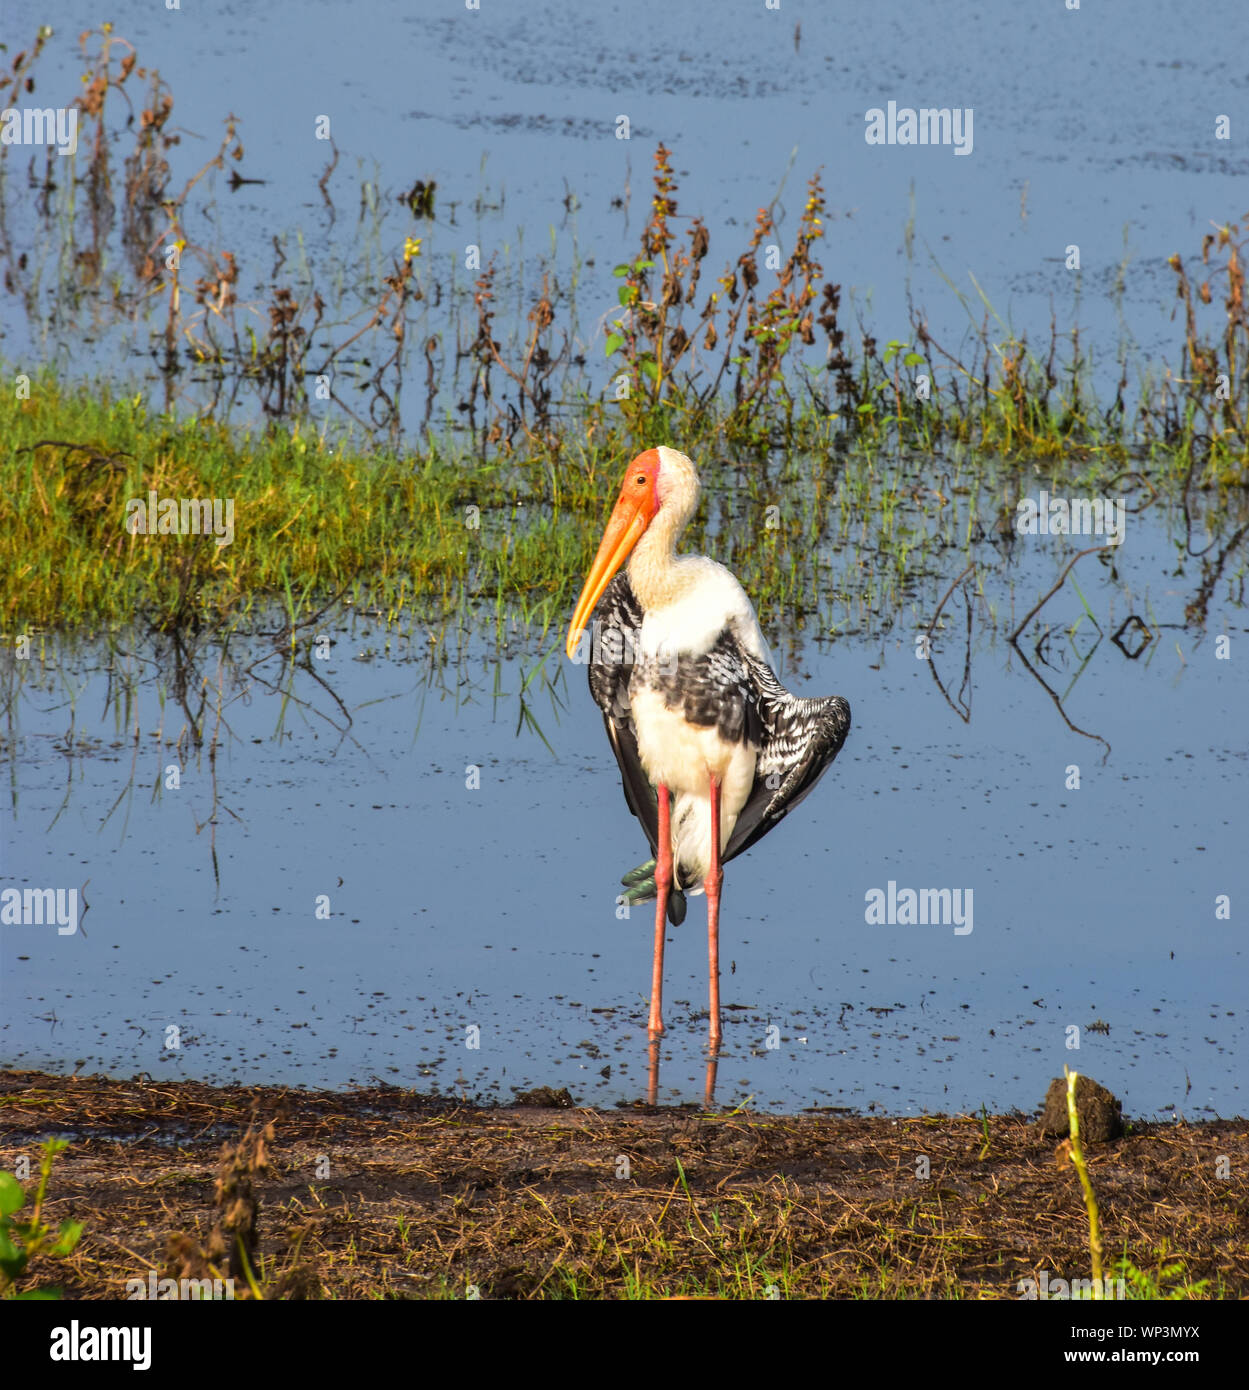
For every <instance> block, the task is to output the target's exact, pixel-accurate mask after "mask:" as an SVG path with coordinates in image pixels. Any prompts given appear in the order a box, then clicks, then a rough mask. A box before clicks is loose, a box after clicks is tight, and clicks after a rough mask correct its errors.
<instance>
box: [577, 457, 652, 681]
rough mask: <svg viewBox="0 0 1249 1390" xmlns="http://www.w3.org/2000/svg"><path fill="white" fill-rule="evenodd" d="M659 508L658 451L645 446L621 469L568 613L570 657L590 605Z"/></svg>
mask: <svg viewBox="0 0 1249 1390" xmlns="http://www.w3.org/2000/svg"><path fill="white" fill-rule="evenodd" d="M658 511H659V453H658V450H655V449H647V451H646V452H645V453H644V454H639V455H638V456H637V458H635V459H634V460H633V462H632V463H631V464H630V465H629V467H628V468H627V469H626V470H625V476H624V482H623V483H622V484H621V487H620V496H619V497H618V498H617V499H616V505H615V507H613V508H612V514H611V517H610V518H609V520H608V522H607V530H606V531H604V532H603V539H602V541H601V542H600V543H599V548H598V554H597V555H595V557H594V563H593V564H592V565H591V566H590V573H589V574H588V575H587V576H586V581H585V585H584V587H583V588H582V590H581V596H580V597H579V598H578V599H577V607H576V610H575V611H574V612H573V615H572V625H571V626H570V627H569V629H568V641H567V643H566V644H565V649H566V651H567V652H568V655H569V656H570V657H571V656H572V655H573V652H574V651H575V650H576V647H577V638H578V637H579V636H580V635H581V629H582V628H583V627H585V625H586V622H587V620H588V619H589V616H590V614H591V613H593V612H594V605H595V604H596V603H597V602H598V601H599V599H600V598H601V597H602V595H603V590H604V589H605V588H607V586H608V584H610V583H611V580H612V576H613V575H614V574H615V573H616V571H617V570H618V569H619V568H620V566H621V565H623V564H624V562H625V561H626V560H627V559H628V558H629V556H630V554H632V552H633V547H634V546H635V545H637V543H638V541H640V540H641V539H642V537H643V536H644V535H645V534H646V528H647V527H648V526H649V525H650V524H651V522H652V521H654V519H655V514H656V512H658Z"/></svg>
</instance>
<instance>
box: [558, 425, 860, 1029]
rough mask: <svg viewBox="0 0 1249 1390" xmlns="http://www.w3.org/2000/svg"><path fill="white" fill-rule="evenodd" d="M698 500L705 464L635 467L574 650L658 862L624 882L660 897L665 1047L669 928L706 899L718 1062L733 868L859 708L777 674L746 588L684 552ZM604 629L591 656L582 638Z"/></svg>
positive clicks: (655, 1012) (669, 454)
mask: <svg viewBox="0 0 1249 1390" xmlns="http://www.w3.org/2000/svg"><path fill="white" fill-rule="evenodd" d="M698 494H699V481H698V473H697V472H696V470H695V468H694V465H693V464H692V463H691V462H690V460H689V459H688V458H686V457H685V455H684V454H680V453H678V452H677V451H676V450H675V449H668V448H657V449H648V450H646V452H645V453H642V454H639V455H638V456H637V458H635V459H634V460H633V462H632V463H631V464H630V465H629V467H628V469H627V470H626V472H625V478H624V483H623V485H622V487H621V489H620V497H619V499H618V500H617V502H616V506H615V510H614V511H613V512H612V514H611V518H610V520H609V521H608V523H607V530H606V531H605V532H604V535H603V539H602V543H601V544H600V545H599V548H598V554H597V555H596V556H595V557H594V563H593V565H591V567H590V573H589V576H588V577H587V579H586V581H585V587H584V588H583V589H582V590H581V596H580V597H579V598H578V600H577V608H576V611H575V612H574V613H573V618H572V624H571V626H570V627H569V629H568V641H567V652H568V655H569V657H570V658H571V659H573V660H586V661H587V662H588V666H589V677H590V693H591V694H592V695H593V697H594V700H595V702H596V703H597V705H598V706H599V708H600V709H601V710H602V712H603V722H604V724H605V725H606V727H607V736H608V738H609V739H610V740H611V745H612V749H613V751H614V752H615V754H616V761H617V763H618V764H619V765H620V774H621V778H622V780H623V782H624V794H625V800H626V801H627V802H628V804H629V809H630V810H631V811H632V812H633V814H634V815H635V816H636V817H637V818H638V820H639V821H640V822H641V825H642V829H643V830H644V831H645V832H646V838H647V839H648V840H649V841H650V846H651V852H652V854H653V855H654V856H655V858H654V861H653V862H652V863H650V864H644V865H642V866H641V867H640V868H638V869H635V870H633V872H632V873H630V874H626V875H625V877H624V879H622V880H621V881H622V882H623V883H624V884H625V886H626V888H627V889H628V892H627V894H626V897H627V898H628V900H629V901H630V902H634V903H640V902H648V901H650V899H651V898H654V899H656V903H655V950H654V962H653V972H652V979H651V1000H650V1019H649V1033H650V1037H651V1040H652V1042H654V1040H655V1039H657V1038H658V1036H659V1035H660V1034H661V1033H662V1032H663V1028H664V1025H663V1013H662V995H663V962H664V932H665V918H667V919H668V920H670V921H671V922H672V923H673V924H674V925H679V924H680V922H681V921H682V920H683V918H684V916H685V897H684V894H685V893H686V892H693V893H697V892H700V891H703V892H706V894H707V952H708V970H709V975H710V987H709V993H710V1017H711V1023H710V1037H709V1042H710V1049H711V1054H712V1056H713V1057H714V1056H715V1055H716V1054H717V1053H718V1051H719V1048H720V1041H721V1036H722V1030H721V1025H720V964H719V955H720V886H721V884H722V882H723V880H724V873H723V865H724V864H726V863H727V862H728V861H729V860H730V859H735V858H736V857H737V856H738V855H739V854H741V853H742V852H743V851H744V850H747V849H749V848H750V847H751V845H753V844H754V843H755V842H756V841H757V840H760V839H762V838H763V836H764V835H766V834H767V833H768V831H769V830H771V829H772V827H773V826H774V825H776V824H777V823H778V822H779V821H781V820H783V819H784V818H785V816H786V815H788V813H789V812H790V811H791V810H792V809H793V808H794V807H795V806H796V805H797V804H798V803H799V802H800V801H801V800H802V799H803V797H804V796H806V795H807V793H808V792H809V791H810V790H811V788H812V787H814V786H815V784H816V782H817V781H818V780H819V778H820V776H821V774H822V773H823V772H824V771H825V769H826V768H827V767H828V765H829V764H830V763H831V762H832V761H833V759H834V758H835V757H836V756H837V753H838V752H839V750H840V749H841V746H842V744H843V743H844V742H845V740H846V735H847V733H848V732H849V730H850V706H849V705H848V704H847V703H846V702H845V700H843V699H842V698H841V697H840V696H838V695H831V696H828V697H827V698H824V699H814V700H803V699H798V698H797V697H796V696H794V695H791V694H790V693H789V691H788V690H786V689H785V688H784V686H782V685H781V683H780V681H778V680H777V678H776V676H775V675H774V674H773V671H772V664H771V657H770V655H769V653H768V647H767V643H766V642H765V641H764V639H763V633H762V632H761V631H760V630H759V622H758V619H757V618H756V617H755V611H754V608H753V607H752V606H751V602H750V599H749V598H747V596H746V593H745V590H744V589H743V588H742V586H741V585H740V584H739V583H738V582H737V580H736V579H735V578H734V577H733V575H732V574H730V573H729V571H728V570H727V569H725V568H724V566H723V565H719V564H717V563H716V562H715V561H714V560H709V559H707V558H706V557H705V556H702V555H697V556H695V555H682V556H678V555H677V554H676V545H677V541H678V539H679V538H680V535H681V533H682V531H683V530H684V529H685V526H686V523H687V522H688V521H689V519H690V518H691V517H692V516H693V515H694V511H695V509H696V508H697V506H698ZM626 560H627V561H628V567H627V569H626V570H625V571H624V572H623V573H619V574H618V573H617V571H618V570H620V568H621V566H622V565H623V564H624V563H625V561H626ZM591 615H593V623H592V630H591V632H590V634H589V641H588V647H587V646H586V645H584V644H583V642H582V638H581V634H582V631H583V629H584V628H585V627H586V624H587V620H589V619H590V618H591Z"/></svg>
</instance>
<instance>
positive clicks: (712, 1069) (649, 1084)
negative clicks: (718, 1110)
mask: <svg viewBox="0 0 1249 1390" xmlns="http://www.w3.org/2000/svg"><path fill="white" fill-rule="evenodd" d="M661 1046H662V1044H661V1043H660V1040H659V1039H658V1038H652V1039H651V1040H650V1042H649V1043H648V1044H647V1046H646V1053H647V1062H646V1103H647V1105H658V1104H659V1049H660V1047H661ZM719 1066H720V1059H719V1057H718V1056H717V1054H716V1053H714V1052H713V1053H711V1055H710V1056H709V1057H708V1058H707V1072H706V1076H705V1078H704V1081H703V1105H704V1106H705V1107H706V1109H708V1110H713V1109H714V1108H715V1103H716V1074H717V1072H718V1070H719Z"/></svg>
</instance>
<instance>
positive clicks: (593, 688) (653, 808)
mask: <svg viewBox="0 0 1249 1390" xmlns="http://www.w3.org/2000/svg"><path fill="white" fill-rule="evenodd" d="M641 628H642V608H641V605H640V604H639V603H638V601H637V599H636V598H634V596H633V589H632V588H631V587H630V585H629V579H628V576H627V575H626V574H624V573H621V574H618V575H616V577H615V578H614V579H613V580H612V581H611V583H610V584H609V585H608V586H607V588H606V589H605V590H604V591H603V597H602V598H601V599H599V601H598V603H597V605H596V606H595V609H594V615H593V617H592V619H591V622H590V641H591V645H590V665H589V677H590V694H591V695H592V696H593V697H594V703H595V704H596V705H598V707H599V709H600V710H602V712H603V724H604V726H605V727H606V729H607V737H608V739H609V740H610V741H611V746H612V752H613V753H615V755H616V762H617V764H618V765H619V767H620V780H621V782H622V784H623V786H624V795H625V802H626V803H627V805H628V807H629V810H630V811H632V812H633V814H634V815H635V816H636V817H637V819H638V822H639V823H640V824H641V827H642V829H643V830H644V831H645V832H646V838H647V840H648V841H649V842H650V847H651V853H652V854H654V853H656V850H657V847H658V845H659V804H658V801H657V800H656V796H655V788H654V787H652V786H651V784H650V779H649V778H648V777H647V775H646V773H645V772H644V771H643V770H642V759H641V757H640V755H639V754H638V740H637V730H636V728H635V727H634V723H633V707H632V705H631V704H630V703H629V676H630V674H631V670H632V668H631V667H630V665H629V663H628V662H627V661H626V660H625V659H624V658H625V655H626V654H627V653H629V652H630V651H631V650H632V649H633V648H634V646H635V645H636V640H637V635H638V633H640V631H641ZM613 632H615V633H618V634H620V635H619V637H612V636H610V634H611V633H613ZM605 634H608V635H607V636H605Z"/></svg>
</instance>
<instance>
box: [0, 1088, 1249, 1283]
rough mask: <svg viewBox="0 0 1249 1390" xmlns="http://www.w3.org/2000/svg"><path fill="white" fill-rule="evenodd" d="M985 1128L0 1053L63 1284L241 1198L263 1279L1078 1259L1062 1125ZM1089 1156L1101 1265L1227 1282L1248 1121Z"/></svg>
mask: <svg viewBox="0 0 1249 1390" xmlns="http://www.w3.org/2000/svg"><path fill="white" fill-rule="evenodd" d="M545 1098H546V1099H551V1098H552V1097H551V1096H548V1097H545ZM249 1125H251V1126H252V1133H253V1138H259V1137H260V1136H263V1135H264V1133H265V1128H266V1127H267V1126H271V1129H270V1130H268V1134H267V1137H263V1138H260V1142H259V1143H258V1144H253V1145H252V1146H251V1147H250V1148H248V1149H246V1151H245V1152H243V1153H241V1154H240V1153H239V1152H236V1153H235V1155H234V1159H233V1168H232V1169H231V1170H230V1172H231V1175H230V1176H229V1177H228V1179H227V1183H226V1186H227V1188H228V1189H229V1190H228V1194H227V1196H226V1197H225V1198H223V1199H222V1200H221V1202H220V1203H219V1202H218V1201H217V1197H218V1195H219V1193H220V1190H221V1182H220V1178H221V1172H222V1170H221V1169H220V1166H219V1165H220V1161H221V1154H222V1149H223V1144H227V1143H228V1144H231V1145H233V1144H235V1143H236V1141H237V1140H238V1139H239V1138H240V1136H242V1135H243V1134H244V1132H245V1131H246V1130H247V1129H248V1127H249ZM987 1131H988V1137H987V1139H986V1135H985V1126H984V1123H983V1122H982V1120H981V1119H980V1118H979V1117H969V1116H935V1117H923V1118H898V1119H891V1118H887V1117H886V1118H864V1117H856V1116H845V1115H837V1116H830V1115H819V1114H812V1115H793V1116H784V1117H776V1116H766V1117H764V1116H753V1115H750V1114H746V1113H742V1114H718V1115H716V1114H707V1113H701V1112H698V1111H695V1110H692V1109H691V1110H636V1111H627V1110H620V1111H614V1112H604V1111H595V1110H582V1109H576V1108H573V1109H567V1108H554V1107H539V1106H534V1107H524V1108H509V1109H497V1110H479V1109H466V1108H461V1107H459V1106H457V1105H456V1104H455V1103H454V1102H450V1101H447V1100H445V1099H435V1098H429V1097H422V1096H418V1095H415V1094H413V1093H411V1092H407V1091H402V1090H397V1089H390V1088H378V1089H371V1090H363V1091H355V1092H351V1093H344V1094H339V1093H333V1092H316V1093H310V1092H298V1091H291V1090H283V1089H279V1088H264V1087H242V1086H237V1087H223V1088H217V1087H210V1086H206V1085H201V1084H198V1083H185V1084H170V1083H153V1082H148V1081H142V1080H137V1081H116V1080H109V1079H105V1078H100V1077H78V1078H65V1077H56V1076H48V1075H44V1074H40V1073H35V1072H5V1073H0V1167H2V1168H4V1169H7V1170H9V1171H12V1170H13V1168H14V1165H15V1163H16V1162H17V1161H18V1159H19V1157H20V1155H23V1154H25V1155H28V1156H29V1158H30V1161H31V1165H32V1170H33V1171H36V1172H37V1165H38V1159H37V1153H38V1146H39V1144H40V1143H42V1142H43V1141H44V1140H45V1139H48V1138H52V1137H57V1136H60V1137H64V1138H66V1139H68V1140H69V1146H68V1148H67V1149H66V1150H65V1151H64V1152H63V1153H62V1154H60V1155H59V1156H58V1158H57V1159H56V1163H55V1167H54V1170H53V1174H52V1180H51V1183H50V1185H49V1196H48V1201H47V1203H46V1211H45V1216H46V1219H47V1220H48V1221H49V1222H50V1223H51V1224H53V1225H55V1224H56V1223H58V1222H60V1221H62V1220H65V1219H73V1220H77V1221H81V1222H83V1223H84V1227H85V1230H84V1235H83V1238H82V1241H81V1243H80V1244H79V1246H78V1248H77V1250H76V1251H75V1252H74V1253H73V1255H72V1256H71V1257H70V1258H69V1259H67V1260H59V1261H58V1260H48V1259H43V1260H41V1261H39V1262H37V1263H36V1265H35V1266H34V1268H33V1269H32V1277H31V1279H30V1280H29V1281H28V1283H29V1284H30V1285H55V1286H59V1287H61V1288H62V1289H63V1291H64V1294H65V1296H66V1297H67V1298H75V1299H100V1298H118V1297H124V1296H126V1292H127V1281H133V1280H136V1279H139V1280H142V1281H143V1282H144V1284H145V1285H147V1284H148V1283H149V1279H151V1278H162V1277H174V1278H177V1277H179V1276H183V1277H185V1276H186V1275H188V1274H191V1275H195V1274H200V1275H203V1274H204V1272H205V1270H206V1269H208V1268H209V1266H210V1265H212V1263H213V1259H212V1250H213V1236H214V1230H215V1229H218V1228H219V1226H220V1221H221V1216H222V1209H223V1208H224V1206H225V1205H227V1204H228V1203H229V1202H230V1201H233V1202H235V1203H238V1202H239V1201H240V1200H250V1201H251V1202H252V1205H253V1207H254V1210H255V1237H256V1238H255V1245H254V1247H253V1261H254V1278H255V1284H256V1287H257V1288H258V1289H259V1291H260V1292H261V1294H262V1295H263V1296H264V1297H267V1298H284V1297H285V1298H291V1297H296V1298H299V1297H302V1298H377V1297H381V1298H395V1297H399V1298H463V1297H465V1296H466V1294H467V1295H468V1296H470V1297H471V1296H480V1297H483V1298H559V1297H562V1298H570V1297H571V1298H621V1297H652V1296H663V1295H673V1294H711V1295H718V1296H722V1297H734V1298H737V1297H756V1298H760V1297H770V1296H779V1297H784V1298H797V1297H865V1296H866V1297H884V1298H914V1297H935V1298H1010V1299H1013V1298H1017V1297H1019V1296H1020V1287H1019V1285H1020V1281H1021V1280H1025V1279H1038V1280H1039V1279H1040V1278H1041V1277H1042V1275H1044V1276H1045V1278H1046V1280H1047V1281H1048V1283H1049V1285H1050V1286H1053V1285H1054V1281H1055V1280H1057V1279H1060V1278H1063V1279H1079V1278H1087V1276H1088V1273H1089V1253H1088V1246H1087V1237H1088V1227H1087V1218H1086V1215H1085V1211H1084V1206H1083V1202H1082V1200H1081V1196H1080V1190H1079V1186H1078V1182H1077V1179H1076V1175H1075V1173H1074V1171H1073V1170H1072V1168H1071V1166H1070V1164H1069V1163H1068V1162H1065V1161H1064V1160H1063V1158H1062V1154H1061V1152H1060V1146H1059V1144H1058V1143H1057V1142H1056V1141H1055V1140H1054V1139H1053V1138H1048V1139H1044V1140H1042V1139H1039V1138H1038V1137H1037V1133H1036V1125H1035V1116H1031V1115H1028V1116H1025V1115H1020V1114H1015V1115H1004V1116H991V1117H989V1119H988V1121H987ZM1221 1158H1225V1159H1226V1160H1227V1162H1226V1163H1225V1164H1224V1163H1221V1162H1220V1159H1221ZM1089 1160H1090V1169H1091V1174H1092V1180H1093V1183H1094V1185H1095V1188H1096V1191H1097V1196H1098V1199H1099V1202H1100V1206H1101V1218H1102V1229H1103V1233H1104V1240H1105V1249H1106V1260H1107V1266H1108V1269H1107V1273H1108V1274H1110V1273H1112V1272H1113V1273H1114V1274H1115V1275H1116V1277H1118V1276H1119V1275H1120V1274H1121V1273H1123V1271H1120V1270H1117V1269H1114V1268H1113V1267H1114V1266H1116V1265H1117V1263H1118V1261H1120V1260H1121V1259H1123V1258H1126V1259H1127V1260H1129V1261H1131V1263H1132V1265H1133V1266H1134V1267H1135V1269H1136V1270H1137V1271H1139V1276H1133V1275H1132V1274H1131V1273H1130V1272H1129V1273H1127V1274H1126V1280H1125V1290H1124V1291H1125V1293H1126V1295H1127V1296H1128V1297H1132V1296H1134V1295H1136V1296H1140V1295H1142V1294H1148V1293H1150V1292H1151V1291H1153V1293H1154V1296H1157V1291H1158V1290H1162V1291H1165V1290H1167V1289H1175V1288H1178V1287H1182V1286H1189V1287H1190V1289H1191V1291H1192V1292H1193V1294H1195V1295H1196V1296H1199V1297H1206V1298H1238V1297H1244V1296H1246V1295H1247V1294H1249V1234H1247V1231H1249V1228H1247V1226H1246V1222H1245V1197H1244V1187H1243V1182H1241V1181H1238V1180H1237V1179H1236V1177H1235V1175H1237V1174H1241V1173H1243V1172H1244V1171H1245V1165H1246V1162H1247V1161H1249V1124H1246V1122H1244V1121H1218V1122H1211V1123H1202V1124H1193V1125H1186V1124H1172V1125H1159V1124H1143V1125H1136V1124H1132V1123H1131V1122H1130V1121H1129V1123H1128V1127H1127V1133H1126V1134H1125V1135H1124V1136H1123V1137H1121V1138H1119V1139H1115V1140H1111V1141H1110V1142H1108V1143H1105V1144H1102V1145H1098V1146H1097V1147H1095V1148H1092V1149H1091V1150H1090V1152H1089ZM925 1171H926V1172H927V1174H928V1176H926V1177H924V1176H921V1174H923V1173H924V1172H925ZM1224 1171H1226V1172H1229V1173H1230V1174H1231V1175H1232V1176H1231V1177H1230V1178H1223V1177H1221V1176H1220V1173H1222V1172H1224ZM231 1184H233V1185H232V1186H231ZM29 1186H30V1184H28V1188H29ZM240 1194H242V1196H240ZM218 1249H220V1247H218ZM1177 1266H1178V1268H1177ZM1168 1269H1169V1270H1170V1272H1169V1273H1168V1272H1167V1270H1168ZM218 1272H220V1273H223V1274H224V1273H226V1270H225V1267H224V1265H221V1266H220V1267H219V1269H218ZM1137 1278H1139V1280H1140V1281H1142V1282H1137ZM1201 1281H1207V1282H1206V1283H1205V1284H1204V1286H1202V1282H1201ZM132 1287H133V1286H132ZM236 1293H237V1296H239V1297H246V1296H250V1292H249V1289H248V1287H247V1286H246V1284H243V1285H242V1286H241V1287H239V1288H238V1289H237V1290H236Z"/></svg>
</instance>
